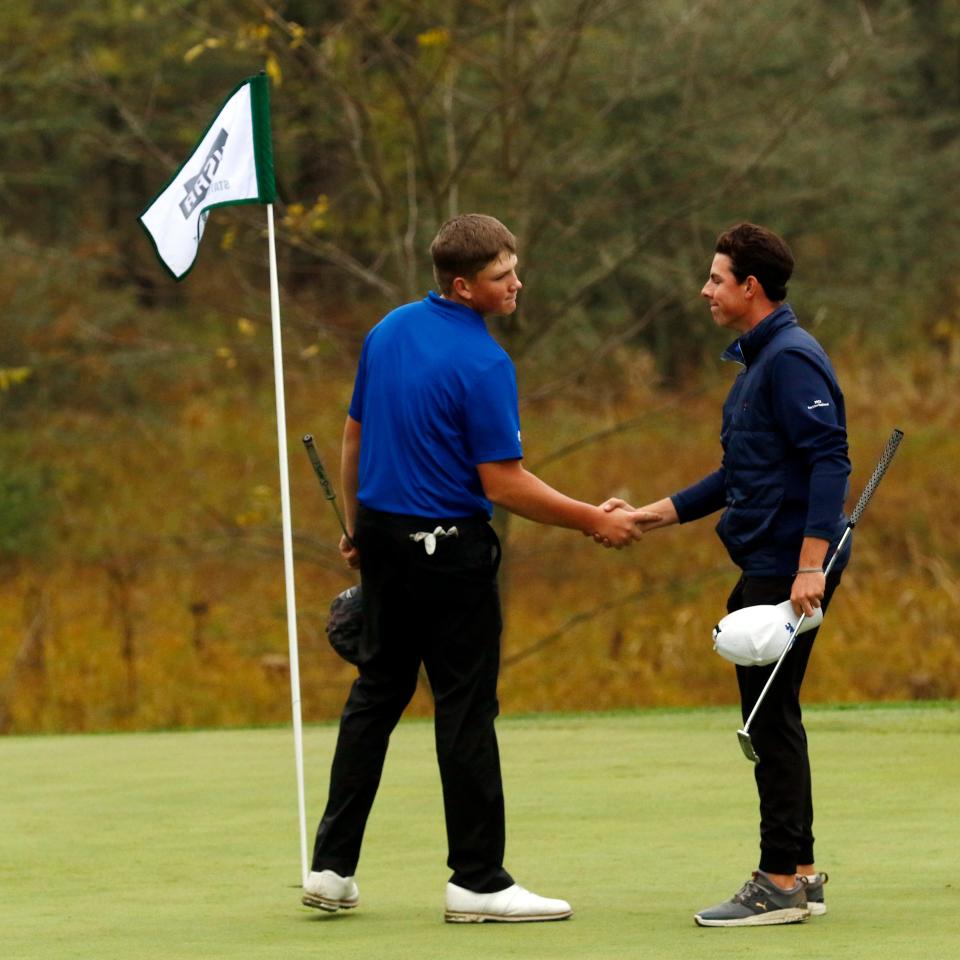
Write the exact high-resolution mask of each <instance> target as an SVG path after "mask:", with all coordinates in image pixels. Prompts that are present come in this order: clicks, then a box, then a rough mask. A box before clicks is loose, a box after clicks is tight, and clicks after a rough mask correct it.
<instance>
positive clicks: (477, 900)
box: [444, 883, 573, 923]
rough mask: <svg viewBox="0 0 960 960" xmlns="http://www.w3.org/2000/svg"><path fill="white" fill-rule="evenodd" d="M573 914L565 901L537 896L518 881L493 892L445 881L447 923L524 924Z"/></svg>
mask: <svg viewBox="0 0 960 960" xmlns="http://www.w3.org/2000/svg"><path fill="white" fill-rule="evenodd" d="M572 914H573V910H571V909H570V904H569V903H567V901H566V900H551V899H549V898H547V897H538V896H537V895H536V894H535V893H531V892H530V891H529V890H525V889H524V888H523V887H521V886H520V885H519V884H517V883H515V884H514V885H513V886H512V887H507V888H506V889H505V890H497V892H496V893H474V892H473V891H472V890H465V889H464V888H463V887H458V886H457V885H456V884H455V883H448V884H447V909H446V912H445V913H444V920H446V921H447V923H484V922H494V923H525V922H531V921H534V920H566V919H567V917H569V916H571V915H572Z"/></svg>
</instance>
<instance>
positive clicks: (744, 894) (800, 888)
mask: <svg viewBox="0 0 960 960" xmlns="http://www.w3.org/2000/svg"><path fill="white" fill-rule="evenodd" d="M809 916H810V908H809V907H808V906H807V884H805V883H801V882H799V881H798V882H797V884H796V886H794V888H793V889H792V890H781V889H780V887H778V886H777V885H776V884H775V883H774V882H773V881H772V880H771V879H770V878H769V877H768V876H767V875H766V874H765V873H762V872H761V871H759V870H758V871H755V872H754V874H753V876H752V877H751V879H749V880H748V881H747V882H746V883H745V884H744V885H743V886H742V887H741V888H740V889H739V890H738V891H737V892H736V893H735V894H734V895H733V897H732V898H731V899H730V900H726V901H724V902H723V903H718V904H717V905H716V906H715V907H709V908H707V909H706V910H701V911H700V912H699V913H698V914H696V915H695V916H694V918H693V919H694V920H695V921H696V922H697V924H699V925H700V926H701V927H762V926H771V925H773V924H777V923H802V922H803V921H804V920H806V919H807V917H809Z"/></svg>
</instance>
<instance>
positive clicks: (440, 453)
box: [303, 214, 656, 923]
mask: <svg viewBox="0 0 960 960" xmlns="http://www.w3.org/2000/svg"><path fill="white" fill-rule="evenodd" d="M430 251H431V255H432V257H433V263H434V272H435V276H436V280H437V287H438V290H437V291H436V292H431V293H430V294H429V295H428V296H427V297H426V298H425V299H423V300H421V301H419V302H416V303H409V304H406V305H405V306H402V307H399V308H398V309H396V310H393V311H392V312H391V313H389V314H388V315H387V316H386V317H384V319H383V320H381V321H380V323H378V324H377V325H376V326H375V327H374V328H373V329H372V330H371V331H370V333H369V334H368V335H367V338H366V340H365V342H364V345H363V350H362V352H361V355H360V362H359V366H358V369H357V375H356V381H355V387H354V393H353V399H352V401H351V404H350V412H349V416H348V417H347V420H346V424H345V427H344V434H343V447H342V460H341V485H342V491H343V501H344V512H345V517H346V525H347V530H348V531H349V532H350V540H347V539H346V538H344V539H343V540H341V543H340V550H341V553H342V555H343V557H344V559H345V560H346V562H347V563H348V564H349V565H350V566H351V567H358V566H359V568H360V575H361V583H362V587H363V615H364V633H363V637H362V640H361V657H360V659H361V663H360V665H359V671H360V675H359V677H358V678H357V679H356V681H355V682H354V684H353V687H352V688H351V691H350V695H349V698H348V700H347V703H346V706H345V707H344V710H343V714H342V717H341V720H340V731H339V736H338V739H337V747H336V753H335V755H334V759H333V766H332V769H331V774H330V791H329V797H328V800H327V806H326V810H325V811H324V814H323V818H322V819H321V821H320V825H319V827H318V829H317V836H316V844H315V846H314V851H313V864H312V870H311V873H310V875H309V877H308V879H307V881H306V884H305V887H304V892H303V902H304V903H305V904H306V905H308V906H312V907H319V908H320V909H323V910H328V911H336V910H339V909H347V908H352V907H355V906H356V905H357V903H358V902H359V892H358V889H357V884H356V881H355V880H354V875H355V872H356V868H357V862H358V860H359V857H360V846H361V842H362V839H363V833H364V828H365V826H366V822H367V816H368V814H369V813H370V809H371V806H372V804H373V801H374V797H375V795H376V792H377V786H378V784H379V782H380V775H381V770H382V768H383V763H384V758H385V756H386V751H387V743H388V740H389V737H390V733H391V731H392V730H393V728H394V726H395V725H396V723H397V721H398V720H399V718H400V715H401V713H402V712H403V710H404V708H405V707H406V705H407V703H408V702H409V700H410V698H411V697H412V695H413V693H414V690H415V687H416V683H417V675H418V671H419V668H420V665H421V663H422V664H423V666H424V668H425V670H426V674H427V677H428V679H429V682H430V686H431V689H432V691H433V697H434V703H435V726H436V749H437V760H438V763H439V767H440V778H441V781H442V786H443V804H444V815H445V819H446V828H447V844H448V860H447V863H448V866H449V867H450V869H451V870H452V871H453V873H452V876H451V877H450V881H449V883H448V884H447V887H446V904H445V907H446V909H445V919H446V920H447V921H449V922H459V923H463V922H483V921H536V920H561V919H564V918H566V917H569V916H570V915H571V912H572V911H571V908H570V905H569V903H567V902H566V901H565V900H559V899H550V898H547V897H541V896H538V895H537V894H535V893H531V892H530V891H529V890H526V889H524V888H523V887H522V886H520V885H519V884H517V883H516V882H515V881H514V879H513V877H512V876H511V875H510V874H509V873H508V872H507V870H506V869H505V868H504V865H503V858H504V847H505V828H504V799H503V785H502V781H501V776H500V759H499V754H498V749H497V738H496V733H495V730H494V719H495V717H496V716H497V713H498V701H497V676H498V672H499V663H500V631H501V626H502V622H501V614H500V600H499V595H498V591H497V569H498V566H499V563H500V543H499V541H498V539H497V536H496V534H495V532H494V530H493V528H492V527H491V526H490V523H489V520H490V517H491V513H492V505H493V504H498V505H499V506H501V507H503V508H505V509H507V510H510V511H512V512H514V513H517V514H519V515H520V516H523V517H527V518H529V519H531V520H535V521H538V522H540V523H547V524H553V525H556V526H561V527H568V528H571V529H574V530H580V531H582V532H583V533H585V534H588V535H592V536H594V537H595V538H596V539H598V540H601V541H603V542H605V543H607V544H608V545H611V546H614V547H617V548H619V547H623V546H626V545H627V544H629V543H631V542H632V541H633V540H635V539H638V537H639V536H640V533H639V528H638V521H642V520H647V521H651V520H653V519H656V515H655V514H652V513H650V512H649V511H646V512H645V511H634V510H632V509H630V510H615V511H612V512H607V511H605V510H602V509H600V508H599V507H596V506H592V505H590V504H587V503H583V502H581V501H579V500H573V499H571V498H570V497H567V496H564V495H563V494H562V493H560V492H559V491H557V490H555V489H553V488H552V487H550V486H548V485H547V484H546V483H544V482H543V481H542V480H540V479H538V478H537V477H536V476H534V475H533V474H532V473H530V472H529V471H527V470H526V469H524V467H523V464H522V457H523V447H522V444H521V437H520V418H519V413H518V403H517V384H516V376H515V372H514V367H513V363H512V361H511V360H510V357H509V356H508V355H507V353H506V352H505V351H504V350H503V348H502V347H500V346H499V345H498V344H497V343H496V342H495V341H494V339H493V338H492V337H491V336H490V333H489V332H488V330H487V326H486V322H485V319H484V318H485V317H486V316H489V315H499V316H505V315H509V314H511V313H513V312H514V311H515V310H516V308H517V295H518V293H519V292H520V290H521V287H522V284H521V282H520V280H519V278H518V276H517V252H516V251H517V243H516V240H515V238H514V236H513V234H512V233H511V232H510V231H509V230H508V229H507V228H506V227H505V226H504V225H503V224H502V223H500V221H498V220H496V219H494V218H493V217H489V216H484V215H480V214H467V215H464V216H460V217H456V218H454V219H452V220H450V221H448V222H447V223H445V224H444V225H443V226H442V227H441V229H440V231H439V233H438V234H437V236H436V238H435V239H434V241H433V243H432V245H431V248H430Z"/></svg>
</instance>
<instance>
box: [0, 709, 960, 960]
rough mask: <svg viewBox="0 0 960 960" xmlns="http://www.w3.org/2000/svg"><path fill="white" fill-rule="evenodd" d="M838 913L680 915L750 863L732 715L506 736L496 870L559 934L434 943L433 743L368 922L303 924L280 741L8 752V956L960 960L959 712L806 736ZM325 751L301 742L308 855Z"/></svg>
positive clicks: (389, 793) (387, 811) (818, 723)
mask: <svg viewBox="0 0 960 960" xmlns="http://www.w3.org/2000/svg"><path fill="white" fill-rule="evenodd" d="M807 723H808V730H809V732H810V739H811V744H812V751H813V757H814V769H815V777H816V796H817V813H818V818H817V824H816V827H817V835H818V855H819V864H820V866H821V867H822V868H824V869H826V870H828V871H829V872H830V873H831V882H830V884H829V885H828V887H827V902H828V904H829V913H828V914H827V916H825V917H823V918H816V919H814V920H811V921H810V922H808V923H807V924H805V925H803V926H795V927H782V928H766V929H754V930H701V929H698V928H696V927H695V926H694V924H693V922H692V914H693V913H694V911H695V910H696V909H698V908H700V907H703V906H706V905H708V904H711V903H713V902H715V901H717V900H719V899H721V898H722V897H726V896H728V895H730V894H731V893H732V892H733V891H734V890H735V889H736V888H737V887H738V886H739V885H740V883H741V882H742V881H743V880H744V879H745V877H746V876H747V874H748V872H749V870H750V869H751V867H752V866H753V865H754V863H755V859H756V851H755V842H756V823H755V816H756V814H755V808H756V800H755V796H754V788H753V777H752V771H751V767H750V765H749V764H748V763H747V762H746V761H745V760H744V759H743V757H742V755H741V754H740V750H739V747H738V745H737V741H736V735H735V730H736V727H737V726H738V717H737V716H736V714H735V712H734V711H733V710H732V709H727V708H720V709H701V710H667V711H644V712H630V713H613V714H606V715H600V714H592V715H591V714H582V715H559V714H558V715H547V716H530V717H517V718H513V717H508V718H504V719H502V720H501V721H500V723H499V731H500V740H501V749H502V754H503V764H504V774H505V781H506V789H507V802H508V858H507V863H508V867H509V868H510V869H511V870H512V871H513V872H514V873H515V875H516V876H517V878H518V879H519V880H520V882H522V883H524V884H526V885H528V886H530V887H532V888H533V889H536V890H538V891H541V892H543V893H545V894H547V895H556V896H563V897H566V898H568V899H569V900H571V902H572V903H573V906H574V909H575V916H574V918H573V919H572V920H571V921H569V922H563V923H553V924H534V925H505V926H490V925H483V926H478V927H472V926H471V927H461V926H451V925H445V924H444V923H443V922H442V894H443V886H444V883H445V881H446V877H447V871H446V868H445V866H444V859H445V844H444V832H443V825H442V818H441V811H440V794H439V782H438V777H437V773H436V768H435V761H434V756H433V749H432V728H431V726H430V724H429V723H426V722H422V721H406V722H404V723H402V724H401V725H400V727H399V728H398V730H397V732H396V733H395V735H394V738H393V743H392V747H391V753H390V756H389V758H388V762H387V768H386V772H385V776H384V780H383V784H382V787H381V791H380V795H379V797H378V801H377V804H376V806H375V808H374V812H373V816H372V818H371V821H370V824H369V829H368V834H367V842H366V845H365V851H364V857H363V860H362V862H361V865H360V869H359V871H358V880H359V883H360V887H361V900H362V902H361V906H360V907H359V908H358V909H357V910H356V911H354V912H352V913H350V914H340V915H337V916H333V917H330V916H326V915H321V914H319V913H318V912H316V911H310V910H307V909H306V908H303V907H301V906H300V905H299V896H298V891H297V889H296V887H297V885H298V880H299V870H300V868H299V854H298V839H297V826H296V801H295V784H294V773H293V749H292V741H291V736H290V733H289V731H288V730H285V729H261V730H235V731H225V732H194V733H155V734H117V735H98V736H89V735H88V736H51V737H14V738H7V739H4V740H2V741H0V767H2V769H3V771H4V787H3V801H2V809H3V833H2V836H3V852H2V856H0V888H2V890H3V896H2V897H0V953H2V955H3V956H4V957H5V958H7V960H34V958H44V960H46V958H49V957H58V958H81V957H82V958H97V960H110V958H123V960H128V958H131V957H136V958H138V960H152V958H157V960H160V958H162V960H177V958H184V960H185V958H190V960H196V958H210V960H213V958H230V960H237V958H271V960H272V958H278V957H284V958H297V957H304V958H307V957H310V958H315V957H317V956H329V957H336V958H338V960H352V958H374V957H376V958H377V960H390V958H404V960H406V958H418V960H433V958H438V960H439V958H441V957H442V958H444V960H455V958H473V957H477V956H487V957H497V958H502V957H523V958H528V960H541V958H542V960H557V958H567V957H576V958H578V960H592V958H611V960H613V958H617V960H619V958H623V957H635V958H648V957H649V958H680V957H682V958H685V960H697V958H705V960H706V958H710V960H716V958H726V957H730V958H733V957H742V956H744V955H746V953H747V952H756V953H758V954H759V952H760V951H761V950H762V951H763V955H764V956H766V957H770V958H778V957H798V958H799V957H805V956H821V957H843V958H850V960H856V958H860V957H863V958H869V960H875V958H877V957H892V956H896V957H899V958H904V960H909V958H917V960H920V958H922V960H937V958H943V960H946V958H953V957H955V956H956V955H957V945H958V939H957V937H958V935H957V926H956V918H957V916H958V915H960V885H958V883H957V880H956V860H957V850H958V846H960V817H958V816H957V813H958V800H957V798H958V796H960V765H958V764H957V762H956V743H957V738H958V735H960V706H958V704H957V703H953V702H946V703H939V704H934V705H926V706H915V705H907V706H893V705H891V706H876V707H872V708H869V709H851V708H841V707H830V708H826V707H821V708H815V709H811V710H808V713H807ZM335 732H336V731H335V728H334V727H332V726H329V725H325V726H317V727H309V728H308V729H307V731H306V733H305V748H306V757H307V763H308V778H307V793H308V797H307V800H308V809H309V811H310V813H309V821H310V822H309V827H308V828H309V830H310V832H311V834H312V830H313V826H314V821H315V818H316V817H317V816H318V815H319V813H320V807H321V805H322V801H323V795H324V791H325V786H326V771H327V767H328V764H329V760H330V756H331V751H332V747H333V742H334V737H335Z"/></svg>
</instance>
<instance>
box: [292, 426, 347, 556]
mask: <svg viewBox="0 0 960 960" xmlns="http://www.w3.org/2000/svg"><path fill="white" fill-rule="evenodd" d="M303 445H304V446H305V447H306V448H307V456H308V457H310V462H311V463H312V464H313V471H314V473H316V475H317V479H318V480H319V481H320V486H321V487H323V495H324V496H325V497H326V498H327V500H329V501H330V506H331V507H333V512H334V513H335V514H336V515H337V521H338V522H339V524H340V529H341V530H342V531H343V535H344V536H345V537H346V538H347V542H348V543H349V544H350V545H351V546H352V545H353V538H352V537H351V536H350V534H349V533H347V525H346V524H345V523H344V522H343V514H341V513H340V508H339V507H338V506H337V495H336V493H335V492H334V490H333V486H332V485H331V483H330V479H329V477H328V476H327V471H326V470H324V469H323V463H322V462H321V460H320V454H319V453H317V448H316V447H315V446H314V443H313V435H312V434H309V433H307V434H305V435H304V437H303Z"/></svg>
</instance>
